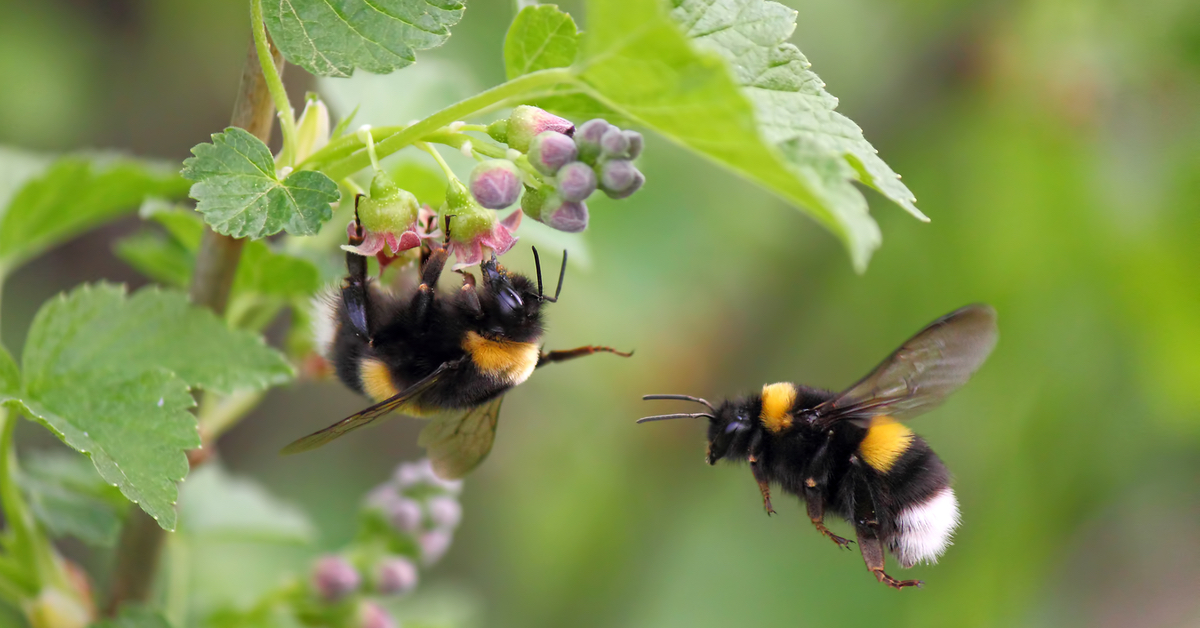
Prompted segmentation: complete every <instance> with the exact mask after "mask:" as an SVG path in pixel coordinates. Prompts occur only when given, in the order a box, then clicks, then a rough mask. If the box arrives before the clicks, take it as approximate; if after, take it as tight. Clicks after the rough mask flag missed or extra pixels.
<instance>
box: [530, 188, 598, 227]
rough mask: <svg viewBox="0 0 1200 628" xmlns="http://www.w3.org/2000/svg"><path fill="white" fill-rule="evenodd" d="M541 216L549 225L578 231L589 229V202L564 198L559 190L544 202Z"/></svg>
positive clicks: (542, 220) (543, 221)
mask: <svg viewBox="0 0 1200 628" xmlns="http://www.w3.org/2000/svg"><path fill="white" fill-rule="evenodd" d="M539 217H540V218H541V222H542V223H544V224H545V225H546V226H547V227H552V228H554V229H558V230H559V231H565V232H567V233H578V232H580V231H583V230H584V229H587V224H588V209H587V204H586V203H582V202H573V201H568V200H565V199H563V197H562V196H560V195H559V194H558V193H557V192H556V193H552V194H548V195H547V196H546V199H545V201H543V203H542V208H541V212H540V215H539Z"/></svg>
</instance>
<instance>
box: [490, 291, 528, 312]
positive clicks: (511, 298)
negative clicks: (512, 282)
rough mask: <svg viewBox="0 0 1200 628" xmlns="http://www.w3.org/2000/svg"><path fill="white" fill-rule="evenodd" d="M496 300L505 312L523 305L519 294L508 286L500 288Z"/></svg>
mask: <svg viewBox="0 0 1200 628" xmlns="http://www.w3.org/2000/svg"><path fill="white" fill-rule="evenodd" d="M496 300H497V301H499V303H500V309H502V310H504V311H507V312H511V311H513V310H518V309H520V308H521V307H522V306H524V305H525V302H524V301H522V300H521V295H519V294H517V292H516V291H515V290H513V289H512V288H509V287H508V286H505V287H503V288H501V289H500V291H499V292H498V293H497V294H496Z"/></svg>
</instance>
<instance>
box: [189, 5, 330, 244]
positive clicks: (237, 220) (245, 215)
mask: <svg viewBox="0 0 1200 628" xmlns="http://www.w3.org/2000/svg"><path fill="white" fill-rule="evenodd" d="M268 4H270V3H268ZM212 139H213V142H212V143H211V144H198V145H196V146H194V147H193V148H192V154H194V155H195V157H190V158H188V159H187V160H186V161H184V162H183V173H182V174H183V176H184V177H186V178H188V179H191V180H192V181H196V184H195V185H193V186H192V189H191V191H190V194H191V196H192V198H194V199H196V200H197V201H198V204H197V206H196V210H197V211H199V212H200V213H201V214H204V220H205V222H207V223H208V224H209V225H211V226H212V228H213V230H214V231H216V232H218V233H222V234H225V235H230V236H234V237H237V238H252V239H256V240H257V239H260V238H264V237H266V236H269V235H273V234H276V233H279V232H280V231H281V230H286V231H287V232H288V233H290V234H292V235H313V234H315V233H316V232H317V231H318V230H319V229H320V227H321V224H323V223H324V222H325V221H327V220H329V218H330V217H332V216H333V209H332V208H330V206H329V204H330V203H332V202H334V201H336V200H338V189H337V184H336V183H334V182H333V180H332V179H330V178H329V177H327V176H325V175H324V174H322V173H320V172H315V171H312V170H299V171H296V172H293V173H291V174H289V175H288V176H287V177H286V178H285V179H283V180H282V181H281V180H280V179H279V177H278V176H277V175H276V174H275V159H274V158H273V157H272V156H271V151H270V150H269V149H268V148H267V145H266V144H263V143H262V140H259V139H258V138H257V137H254V136H253V135H251V134H250V133H248V132H247V131H246V130H245V129H239V128H237V127H230V128H228V129H226V130H225V132H224V133H218V134H215V135H213V136H212Z"/></svg>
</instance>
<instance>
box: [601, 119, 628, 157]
mask: <svg viewBox="0 0 1200 628" xmlns="http://www.w3.org/2000/svg"><path fill="white" fill-rule="evenodd" d="M600 152H601V154H603V155H604V156H605V157H608V158H609V159H624V158H625V157H626V156H628V153H629V138H628V137H626V136H625V132H624V131H622V130H621V129H618V128H617V127H615V126H614V127H610V128H609V129H608V130H607V131H605V132H604V135H602V136H601V137H600Z"/></svg>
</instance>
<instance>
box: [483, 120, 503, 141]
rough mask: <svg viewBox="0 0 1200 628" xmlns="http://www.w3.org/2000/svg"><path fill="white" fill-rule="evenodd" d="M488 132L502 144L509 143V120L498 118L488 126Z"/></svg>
mask: <svg viewBox="0 0 1200 628" xmlns="http://www.w3.org/2000/svg"><path fill="white" fill-rule="evenodd" d="M487 134H488V135H489V136H491V138H492V139H494V140H496V141H497V142H500V143H501V144H507V143H508V120H496V121H495V122H493V123H491V124H489V125H488V127H487Z"/></svg>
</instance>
